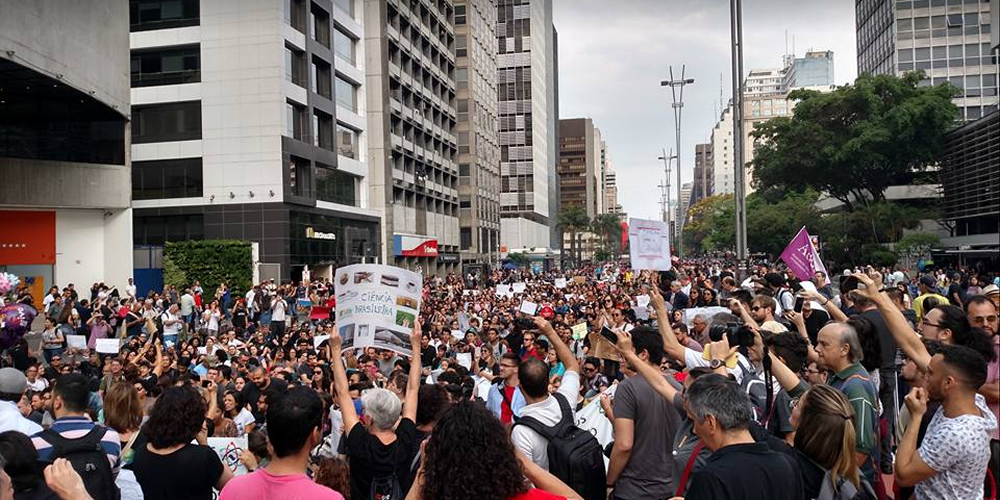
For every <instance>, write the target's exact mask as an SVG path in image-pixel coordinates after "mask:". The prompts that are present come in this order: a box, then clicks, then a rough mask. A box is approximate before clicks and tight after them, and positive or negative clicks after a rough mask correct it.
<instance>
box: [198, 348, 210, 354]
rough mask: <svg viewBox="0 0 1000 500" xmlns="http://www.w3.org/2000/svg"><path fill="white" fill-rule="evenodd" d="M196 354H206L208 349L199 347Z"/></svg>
mask: <svg viewBox="0 0 1000 500" xmlns="http://www.w3.org/2000/svg"><path fill="white" fill-rule="evenodd" d="M198 354H208V348H207V347H199V348H198Z"/></svg>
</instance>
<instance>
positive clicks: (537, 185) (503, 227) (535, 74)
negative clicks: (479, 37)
mask: <svg viewBox="0 0 1000 500" xmlns="http://www.w3.org/2000/svg"><path fill="white" fill-rule="evenodd" d="M556 43H557V42H556V34H555V29H554V28H553V26H552V1H551V0H499V1H498V3H497V52H498V54H499V55H498V57H497V65H498V69H499V72H498V81H497V84H498V92H497V94H498V97H499V110H498V112H499V117H500V240H501V244H502V245H504V246H507V247H509V248H551V247H552V246H555V245H556V243H558V240H559V235H558V229H556V224H555V218H556V215H557V213H558V211H559V198H558V194H559V193H558V189H559V186H558V178H557V176H556V161H557V150H556V147H557V143H558V139H559V138H558V135H557V131H556V127H557V122H558V108H557V99H558V93H557V92H558V91H557V81H556V64H557V62H556Z"/></svg>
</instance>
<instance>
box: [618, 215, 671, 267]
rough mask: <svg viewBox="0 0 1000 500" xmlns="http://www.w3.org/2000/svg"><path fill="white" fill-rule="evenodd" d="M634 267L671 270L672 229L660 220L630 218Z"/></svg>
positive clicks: (630, 239) (629, 229)
mask: <svg viewBox="0 0 1000 500" xmlns="http://www.w3.org/2000/svg"><path fill="white" fill-rule="evenodd" d="M628 241H629V256H630V257H631V259H632V269H634V270H640V269H652V270H654V271H669V270H670V264H671V263H670V230H669V229H668V228H667V223H666V222H663V221H659V220H644V219H629V228H628Z"/></svg>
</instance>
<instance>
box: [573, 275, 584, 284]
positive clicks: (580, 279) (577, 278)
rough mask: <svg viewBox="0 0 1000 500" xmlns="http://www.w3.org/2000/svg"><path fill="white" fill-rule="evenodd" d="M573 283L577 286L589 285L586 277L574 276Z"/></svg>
mask: <svg viewBox="0 0 1000 500" xmlns="http://www.w3.org/2000/svg"><path fill="white" fill-rule="evenodd" d="M573 282H574V283H576V284H577V285H584V284H586V283H587V278H586V277H584V276H573Z"/></svg>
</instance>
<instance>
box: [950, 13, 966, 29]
mask: <svg viewBox="0 0 1000 500" xmlns="http://www.w3.org/2000/svg"><path fill="white" fill-rule="evenodd" d="M964 20H965V19H964V17H963V16H962V14H948V26H949V27H956V26H962V25H963V24H964V23H963V21H964Z"/></svg>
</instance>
